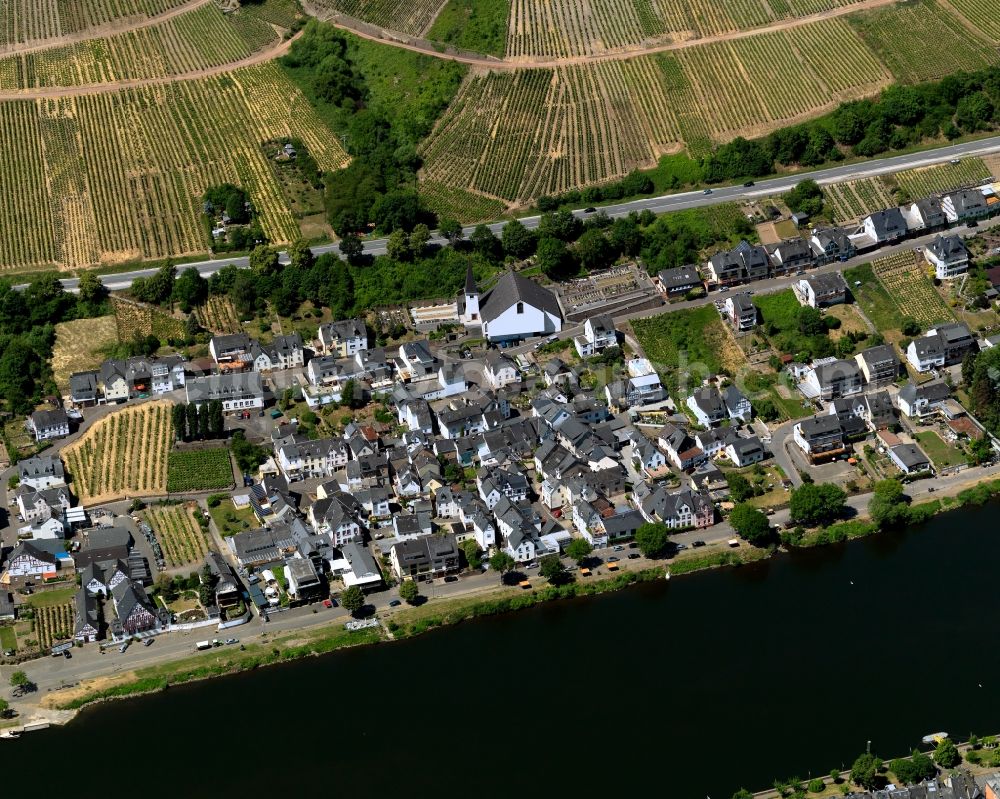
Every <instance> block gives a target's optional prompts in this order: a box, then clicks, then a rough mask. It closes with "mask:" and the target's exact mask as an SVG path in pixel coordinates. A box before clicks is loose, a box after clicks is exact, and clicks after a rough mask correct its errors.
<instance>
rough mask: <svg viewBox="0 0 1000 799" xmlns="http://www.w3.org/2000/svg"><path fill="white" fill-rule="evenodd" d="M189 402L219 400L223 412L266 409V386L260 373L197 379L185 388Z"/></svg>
mask: <svg viewBox="0 0 1000 799" xmlns="http://www.w3.org/2000/svg"><path fill="white" fill-rule="evenodd" d="M185 393H186V395H187V401H188V402H189V403H193V404H195V405H201V404H203V403H205V402H212V401H213V400H219V401H220V402H221V403H222V410H223V411H235V410H243V409H249V408H263V407H264V384H263V382H262V381H261V377H260V373H259V372H232V373H229V374H221V375H209V376H208V377H195V378H192V379H191V380H189V381H188V382H187V384H186V386H185Z"/></svg>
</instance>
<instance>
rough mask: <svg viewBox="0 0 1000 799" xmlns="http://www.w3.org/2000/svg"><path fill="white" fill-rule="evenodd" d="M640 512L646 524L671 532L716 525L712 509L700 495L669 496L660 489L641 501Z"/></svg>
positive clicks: (712, 506)
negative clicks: (661, 526) (657, 525)
mask: <svg viewBox="0 0 1000 799" xmlns="http://www.w3.org/2000/svg"><path fill="white" fill-rule="evenodd" d="M639 512H640V513H641V514H642V516H643V518H644V519H645V520H646V521H648V522H654V523H656V522H659V523H662V524H664V525H666V526H667V527H668V528H670V529H671V530H677V529H681V528H686V527H696V528H702V527H711V526H712V525H713V524H715V505H714V504H713V502H712V498H711V497H710V496H708V494H706V493H704V492H702V491H690V490H687V489H684V490H682V491H678V492H676V493H670V492H669V491H667V489H666V488H664V487H663V486H659V487H657V488H656V489H654V490H653V491H651V492H649V493H648V494H647V495H646V496H645V497H644V498H643V499H641V500H640V503H639Z"/></svg>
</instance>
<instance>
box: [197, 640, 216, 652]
mask: <svg viewBox="0 0 1000 799" xmlns="http://www.w3.org/2000/svg"><path fill="white" fill-rule="evenodd" d="M195 648H196V649H197V650H198V651H199V652H201V651H202V650H203V649H211V648H212V642H211V641H199V642H198V643H197V644H195Z"/></svg>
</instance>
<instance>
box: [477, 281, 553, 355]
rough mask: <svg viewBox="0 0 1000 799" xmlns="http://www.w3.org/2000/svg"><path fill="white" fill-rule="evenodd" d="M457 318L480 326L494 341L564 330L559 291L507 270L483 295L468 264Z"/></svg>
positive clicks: (518, 339) (485, 334)
mask: <svg viewBox="0 0 1000 799" xmlns="http://www.w3.org/2000/svg"><path fill="white" fill-rule="evenodd" d="M458 318H459V320H460V321H461V322H462V324H463V325H465V326H466V327H467V328H469V327H481V328H482V330H483V336H484V337H485V338H486V339H487V340H488V341H491V342H514V341H522V340H523V339H526V338H530V337H531V336H548V335H551V334H553V333H558V332H559V331H560V330H562V310H561V309H560V307H559V300H558V299H556V295H555V294H553V293H552V292H551V291H549V290H548V289H545V288H542V287H541V286H539V285H538V284H537V283H535V282H534V281H532V280H528V279H527V278H525V277H521V276H520V275H518V274H516V273H514V272H505V273H504V274H503V275H501V277H500V279H499V280H498V281H497V284H496V285H495V286H494V287H493V288H491V289H490V290H489V291H487V292H486V293H485V294H483V295H480V294H479V289H478V288H477V287H476V280H475V278H474V277H473V275H472V267H471V266H470V267H469V270H468V272H467V273H466V276H465V291H464V292H463V293H462V294H461V295H460V296H459V298H458Z"/></svg>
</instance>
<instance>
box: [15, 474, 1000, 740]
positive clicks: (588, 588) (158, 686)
mask: <svg viewBox="0 0 1000 799" xmlns="http://www.w3.org/2000/svg"><path fill="white" fill-rule="evenodd" d="M953 491H954V495H953V496H951V495H942V496H941V497H939V498H936V499H934V500H930V501H928V502H924V503H920V504H917V505H914V506H911V511H912V513H913V521H912V523H913V524H917V523H920V522H924V521H928V520H930V519H931V518H933V517H934V516H936V515H938V514H940V513H945V512H948V511H953V510H958V509H960V508H963V507H966V506H975V505H982V504H985V503H986V502H988V501H989V500H990V499H992V498H995V497H998V496H1000V480H992V481H989V482H984V483H975V482H974V481H970V483H969V484H967V485H964V486H955V487H953ZM878 531H879V530H878V528H877V527H876V526H875V525H874V524H873V523H872V522H871V521H870V520H867V518H866V517H863V516H859V518H857V519H853V520H849V521H845V522H840V523H837V524H834V525H830V526H829V527H826V528H821V529H818V530H814V531H811V532H809V533H807V535H806V536H805V537H804V538H803V539H802V540H801V541H800V542H799V544H797V545H796V546H794V547H791V548H790V549H791V551H794V550H795V549H809V548H815V547H819V546H822V545H824V544H831V543H839V542H843V541H848V540H854V539H857V538H863V537H866V536H870V535H873V534H874V533H876V532H878ZM777 551H782V550H779V549H778V548H777V547H772V548H768V549H761V548H756V547H751V546H749V545H747V544H745V543H743V544H741V545H740V547H739V548H736V549H731V548H728V547H725V548H723V546H722V545H720V546H718V547H715V548H711V549H709V550H708V551H705V550H700V551H699V550H687V551H685V552H683V553H681V554H680V555H679V556H678V557H676V558H674V559H672V560H671V561H670V562H669V563H668V564H666V566H665V567H664V566H654V567H650V568H645V569H642V570H640V571H634V572H633V571H623V572H621V573H619V574H616V575H614V576H612V577H606V578H603V579H596V580H587V581H583V580H576V581H574V582H570V583H568V584H565V585H561V586H552V585H543V586H540V587H534V588H532V589H531V590H530V591H525V590H522V589H520V588H519V587H500V586H497V587H495V588H493V589H490V590H487V591H483V592H480V593H475V594H471V595H469V596H464V597H459V598H455V599H446V600H440V601H438V600H434V601H430V602H425V603H424V604H422V605H420V606H417V607H404V608H402V609H400V610H396V611H392V612H389V613H386V614H383V615H382V617H381V621H382V625H383V626H382V627H378V628H369V629H367V630H362V631H357V632H349V631H347V630H344V629H342V628H339V627H338V628H337V629H332V628H331V627H330V625H317V627H315V628H313V629H305V630H293V631H290V632H288V633H283V634H281V635H276V636H274V637H273V638H269V639H268V640H266V641H262V642H260V643H251V644H245V645H244V646H241V647H240V648H239V649H228V648H227V649H217V650H212V651H211V652H209V653H199V654H197V655H190V656H187V657H185V658H181V659H178V660H173V661H168V662H165V663H162V664H158V665H155V666H149V667H146V668H140V669H135V670H131V671H126V672H121V673H118V674H109V675H105V676H99V677H94V678H90V679H86V680H83V681H81V682H80V683H79V684H77V685H74V686H72V687H67V688H61V689H58V690H53V691H51V692H50V693H48V694H47V695H46V696H45V697H43V698H42V700H41V702H40V703H39V705H38V707H37V711H34V712H32V713H31V714H30V715H29V716H27V718H29V719H31V720H32V721H41V720H44V721H48V722H50V723H52V724H64V723H66V722H67V721H68V720H69V719H70V718H72V717H73V716H74V715H75V714H76V712H77V711H79V710H80V709H82V708H83V707H86V706H87V705H89V704H93V703H96V702H103V701H108V700H113V699H122V698H128V697H134V696H139V695H142V694H147V693H153V692H158V691H162V690H165V689H167V688H169V687H170V686H171V685H179V684H183V683H188V682H194V681H199V680H206V679H210V678H212V677H219V676H225V675H230V674H238V673H240V672H245V671H251V670H254V669H258V668H261V667H264V666H269V665H274V664H278V663H287V662H289V661H292V660H297V659H299V658H304V657H310V656H317V655H322V654H327V653H329V652H333V651H336V650H339V649H345V648H350V647H357V646H366V645H370V644H374V643H379V642H391V641H393V640H402V639H407V638H412V637H415V636H419V635H421V634H422V633H424V632H427V631H428V630H432V629H435V628H440V627H446V626H450V625H454V624H458V623H461V622H463V621H470V620H473V619H477V618H483V617H489V616H498V615H501V614H507V613H511V612H513V611H518V610H525V609H528V608H532V607H535V606H538V605H542V604H546V603H551V602H554V601H555V600H559V599H570V598H574V597H587V596H596V595H599V594H605V593H611V592H617V591H621V590H622V589H624V588H628V587H630V586H635V585H639V584H642V583H650V582H654V581H657V580H662V579H663V578H664V574H665V569H669V571H670V575H671V577H678V576H683V575H685V574H693V573H696V572H701V571H705V570H709V569H716V568H720V567H724V566H742V565H746V564H750V563H754V562H758V561H762V560H766V559H768V558H770V557H771V556H772V555H773V554H775V552H777ZM785 551H788V548H786V549H785ZM621 565H622V566H627V564H626V563H622V564H621ZM265 635H266V633H265ZM50 711H55V712H54V713H50Z"/></svg>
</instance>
